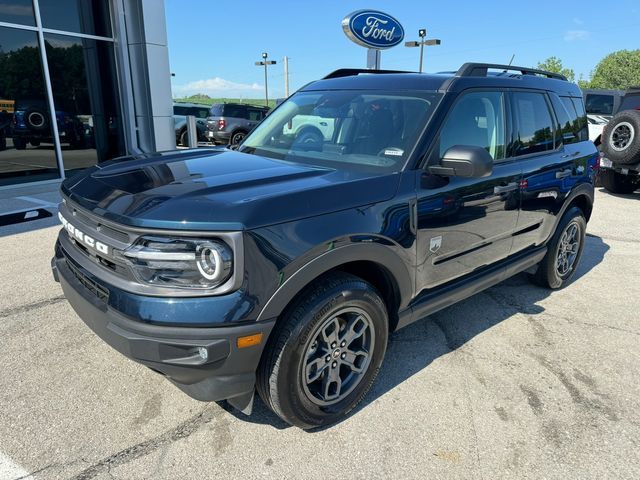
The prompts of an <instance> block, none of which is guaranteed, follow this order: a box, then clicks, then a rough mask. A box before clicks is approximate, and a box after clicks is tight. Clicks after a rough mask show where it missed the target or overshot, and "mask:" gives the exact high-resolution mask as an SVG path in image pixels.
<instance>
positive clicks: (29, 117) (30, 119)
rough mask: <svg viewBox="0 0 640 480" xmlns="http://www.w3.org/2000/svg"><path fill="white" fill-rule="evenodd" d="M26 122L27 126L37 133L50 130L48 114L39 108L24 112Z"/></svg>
mask: <svg viewBox="0 0 640 480" xmlns="http://www.w3.org/2000/svg"><path fill="white" fill-rule="evenodd" d="M24 120H25V123H26V124H27V126H28V127H29V128H31V129H32V130H35V131H43V130H47V129H48V128H49V119H48V118H47V114H46V112H45V111H44V110H40V109H39V108H28V109H27V110H26V111H25V112H24Z"/></svg>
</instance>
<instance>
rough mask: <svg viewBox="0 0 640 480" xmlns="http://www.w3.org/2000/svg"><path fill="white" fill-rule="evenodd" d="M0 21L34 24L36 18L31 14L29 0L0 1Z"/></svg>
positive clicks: (31, 7) (31, 9) (31, 6)
mask: <svg viewBox="0 0 640 480" xmlns="http://www.w3.org/2000/svg"><path fill="white" fill-rule="evenodd" d="M0 22H7V23H19V24H20V25H32V26H35V24H36V20H35V17H34V16H33V4H32V3H31V0H2V1H0ZM3 46H4V45H3Z"/></svg>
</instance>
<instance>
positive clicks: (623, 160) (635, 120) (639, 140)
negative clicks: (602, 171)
mask: <svg viewBox="0 0 640 480" xmlns="http://www.w3.org/2000/svg"><path fill="white" fill-rule="evenodd" d="M623 122H626V123H629V124H630V125H631V126H632V127H633V129H634V130H635V131H634V138H633V141H632V142H631V143H630V144H629V145H628V146H627V147H626V148H625V149H624V150H621V151H618V150H614V149H613V148H612V146H611V144H610V138H611V133H612V132H613V131H614V130H615V129H616V128H617V127H618V125H620V124H621V123H623ZM601 145H602V151H603V153H604V155H605V157H606V158H608V159H609V160H611V161H612V162H613V163H617V164H621V165H630V164H633V163H637V162H638V161H639V160H640V112H637V111H635V110H625V111H623V112H620V113H618V114H617V115H616V116H614V117H613V118H612V119H611V120H610V121H609V123H608V124H607V125H606V126H605V127H604V130H603V132H602V144H601Z"/></svg>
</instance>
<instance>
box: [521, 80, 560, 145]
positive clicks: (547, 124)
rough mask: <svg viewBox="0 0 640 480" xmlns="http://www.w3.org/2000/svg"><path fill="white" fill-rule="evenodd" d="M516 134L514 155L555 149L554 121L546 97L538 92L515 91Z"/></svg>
mask: <svg viewBox="0 0 640 480" xmlns="http://www.w3.org/2000/svg"><path fill="white" fill-rule="evenodd" d="M513 108H514V119H515V128H516V132H515V133H516V135H515V139H514V145H513V155H514V156H516V157H518V156H522V155H531V154H534V153H543V152H546V151H550V150H554V149H555V145H554V138H553V137H554V135H553V133H554V126H553V124H554V121H553V119H552V117H551V112H550V111H549V105H548V104H547V100H546V97H545V95H544V94H543V93H537V92H514V93H513Z"/></svg>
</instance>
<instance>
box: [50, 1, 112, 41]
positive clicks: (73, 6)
mask: <svg viewBox="0 0 640 480" xmlns="http://www.w3.org/2000/svg"><path fill="white" fill-rule="evenodd" d="M109 3H110V2H105V1H104V0H40V16H41V17H42V26H43V27H45V28H52V29H54V30H65V31H68V32H77V33H87V34H89V35H98V36H101V37H110V36H111V19H110V16H109Z"/></svg>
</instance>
